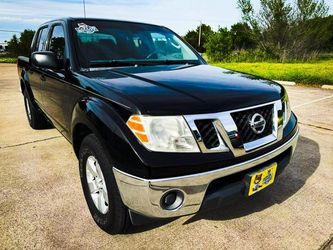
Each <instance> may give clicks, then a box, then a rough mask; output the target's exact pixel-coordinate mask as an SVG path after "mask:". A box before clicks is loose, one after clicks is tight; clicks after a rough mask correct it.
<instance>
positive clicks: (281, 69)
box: [212, 59, 333, 85]
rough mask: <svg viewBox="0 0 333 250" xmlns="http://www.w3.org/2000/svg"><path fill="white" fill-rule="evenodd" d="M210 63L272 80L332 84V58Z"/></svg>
mask: <svg viewBox="0 0 333 250" xmlns="http://www.w3.org/2000/svg"><path fill="white" fill-rule="evenodd" d="M212 65H214V66H218V67H221V68H225V69H231V70H236V71H240V72H244V73H249V74H253V75H257V76H261V77H264V78H268V79H273V80H284V81H294V82H296V83H301V84H311V85H323V84H330V85H333V59H325V60H320V61H316V62H309V63H270V62H254V63H245V62H244V63H233V62H231V63H228V62H226V63H224V62H222V63H212Z"/></svg>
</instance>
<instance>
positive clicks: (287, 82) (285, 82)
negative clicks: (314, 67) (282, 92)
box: [273, 80, 296, 86]
mask: <svg viewBox="0 0 333 250" xmlns="http://www.w3.org/2000/svg"><path fill="white" fill-rule="evenodd" d="M273 81H274V82H277V83H280V84H282V85H287V86H295V85H296V83H295V82H290V81H279V80H273Z"/></svg>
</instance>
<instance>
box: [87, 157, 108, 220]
mask: <svg viewBox="0 0 333 250" xmlns="http://www.w3.org/2000/svg"><path fill="white" fill-rule="evenodd" d="M86 177H87V183H88V187H89V191H90V195H91V198H92V200H93V202H94V204H95V206H96V208H97V209H98V211H99V212H101V213H102V214H106V213H107V212H108V211H109V198H108V191H107V189H106V184H105V179H104V176H103V173H102V170H101V167H100V166H99V163H98V161H97V159H96V158H95V157H94V156H89V157H88V159H87V162H86Z"/></svg>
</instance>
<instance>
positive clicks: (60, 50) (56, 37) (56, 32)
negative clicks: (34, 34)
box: [49, 25, 65, 61]
mask: <svg viewBox="0 0 333 250" xmlns="http://www.w3.org/2000/svg"><path fill="white" fill-rule="evenodd" d="M49 50H50V51H52V52H54V54H55V55H56V58H57V59H58V60H59V61H64V59H65V32H64V28H63V27H62V25H56V26H54V27H53V30H52V34H51V38H50V46H49Z"/></svg>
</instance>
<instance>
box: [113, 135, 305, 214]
mask: <svg viewBox="0 0 333 250" xmlns="http://www.w3.org/2000/svg"><path fill="white" fill-rule="evenodd" d="M298 136H299V129H297V131H296V133H295V134H294V135H293V137H292V138H290V139H289V140H288V141H287V142H285V143H284V144H283V145H281V146H279V147H278V148H275V149H274V150H272V151H270V152H268V153H265V154H263V155H261V156H259V157H256V158H253V159H251V160H248V161H245V162H242V163H238V164H235V165H232V166H228V167H224V168H221V169H217V170H212V171H208V172H203V173H198V174H192V175H185V176H179V177H173V178H163V179H150V180H149V179H143V178H139V177H136V176H133V175H130V174H127V173H125V172H123V171H120V170H118V169H116V168H113V172H114V176H115V179H116V182H117V185H118V188H119V192H120V195H121V198H122V201H123V202H124V204H125V205H126V206H127V207H128V208H129V209H130V210H132V211H134V212H136V213H139V214H142V215H145V216H148V217H152V218H170V217H178V216H183V215H188V214H193V213H197V212H198V211H199V210H200V208H201V206H202V203H203V201H204V198H205V194H206V190H207V188H208V186H209V185H210V183H212V182H213V181H215V180H217V179H220V178H222V177H226V176H229V175H233V174H236V173H239V172H242V171H245V170H248V169H250V168H253V167H255V166H258V165H261V164H264V163H266V162H269V161H270V160H274V158H276V157H278V156H279V155H281V154H282V153H284V152H285V151H287V150H291V155H292V154H293V153H294V151H295V148H296V144H297V140H298ZM172 190H177V191H178V192H181V193H182V194H183V197H184V200H183V202H182V204H181V205H180V206H179V207H177V208H176V209H172V210H167V209H164V208H163V207H162V206H161V198H162V197H163V196H164V194H165V193H167V192H169V191H172Z"/></svg>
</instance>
